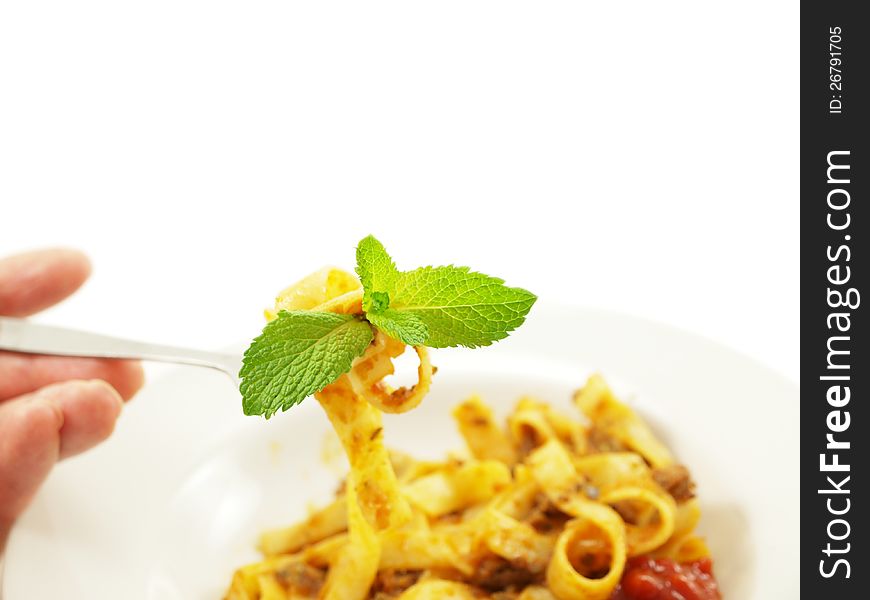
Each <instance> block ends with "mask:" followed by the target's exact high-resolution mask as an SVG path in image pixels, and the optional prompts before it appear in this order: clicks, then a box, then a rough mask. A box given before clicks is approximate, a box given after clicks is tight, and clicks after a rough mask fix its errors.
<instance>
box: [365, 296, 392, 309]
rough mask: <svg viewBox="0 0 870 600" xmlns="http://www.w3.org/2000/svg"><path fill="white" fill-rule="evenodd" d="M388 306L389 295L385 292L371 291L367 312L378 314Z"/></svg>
mask: <svg viewBox="0 0 870 600" xmlns="http://www.w3.org/2000/svg"><path fill="white" fill-rule="evenodd" d="M389 307H390V295H389V294H388V293H386V292H372V294H371V302H369V309H368V313H369V314H380V313H382V312H384V311H385V310H387V309H388V308H389Z"/></svg>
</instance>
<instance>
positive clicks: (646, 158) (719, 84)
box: [0, 0, 800, 379]
mask: <svg viewBox="0 0 870 600" xmlns="http://www.w3.org/2000/svg"><path fill="white" fill-rule="evenodd" d="M798 83H799V81H798V5H797V3H787V2H779V1H778V2H755V1H752V2H748V1H747V2H731V3H728V4H726V5H722V4H713V3H698V2H694V1H692V2H665V3H661V2H655V3H651V2H638V3H626V2H611V3H608V2H588V3H575V2H572V3H569V4H551V3H540V2H534V3H532V2H529V3H512V2H497V3H480V2H468V1H467V0H466V1H462V2H437V3H425V4H423V3H411V2H399V3H375V4H372V3H355V4H350V5H338V4H334V3H327V2H318V3H305V4H304V5H303V4H301V3H300V4H296V3H292V2H289V1H287V0H281V1H279V2H271V3H269V2H236V3H229V2H216V1H209V2H201V3H194V2H181V1H179V0H171V1H167V2H163V1H159V2H158V1H152V2H147V3H146V2H142V3H125V2H116V1H111V2H87V1H78V2H64V3H56V4H51V3H44V2H37V1H27V2H14V1H13V2H5V3H3V4H2V5H0V254H7V253H12V252H15V251H18V250H22V249H27V248H34V247H39V246H46V245H71V246H77V247H79V248H82V249H84V250H86V251H87V252H88V253H89V254H90V255H91V256H92V258H93V261H94V264H95V271H94V275H93V279H92V281H91V282H90V283H89V284H88V285H87V286H86V287H85V288H84V289H83V290H82V291H81V293H80V294H79V295H78V296H77V297H76V298H74V299H73V300H71V301H69V302H67V303H66V304H64V305H63V306H61V307H60V308H58V309H55V310H53V311H51V312H49V313H47V314H46V315H45V316H44V318H43V320H44V321H46V322H52V323H59V324H64V325H69V326H75V327H79V328H85V329H92V330H97V331H102V332H107V333H114V334H117V335H123V336H129V337H135V338H143V339H148V340H153V341H161V342H167V343H176V344H185V345H191V346H200V347H205V348H210V347H218V346H224V345H227V344H230V343H233V342H238V341H239V340H242V339H246V338H250V337H252V336H253V335H255V334H256V333H257V332H258V330H259V328H260V326H261V323H262V322H261V309H262V308H263V307H265V306H267V305H269V304H270V303H271V299H272V297H273V296H274V294H275V293H276V292H277V291H278V290H279V289H281V288H282V287H284V286H285V285H287V284H289V283H291V282H293V281H294V280H295V279H297V278H299V277H300V276H302V275H304V274H306V273H307V272H308V271H311V270H314V269H315V268H317V267H319V266H321V265H322V264H325V263H331V264H337V265H340V266H344V267H347V268H350V267H352V264H353V263H352V260H353V250H354V246H355V243H356V242H357V240H358V239H360V238H361V237H363V236H364V235H365V234H367V233H375V234H376V235H377V236H378V237H379V238H380V239H381V240H382V241H383V242H384V243H385V244H386V245H387V248H388V249H389V250H390V251H391V252H392V253H393V254H394V256H395V257H396V258H397V261H398V264H399V267H400V268H402V267H406V268H410V267H415V266H418V265H421V264H427V263H434V264H442V263H459V264H468V265H470V266H472V267H474V268H476V269H478V270H481V271H484V272H486V273H491V274H496V275H500V276H503V277H505V278H506V279H507V280H508V283H509V284H513V285H518V286H522V287H526V288H528V289H530V290H532V291H534V292H536V293H538V295H539V296H542V297H545V298H547V299H550V300H555V301H561V302H567V303H576V304H580V305H586V306H596V307H605V308H610V309H614V310H617V311H625V312H630V313H634V314H638V315H642V316H646V317H650V318H652V319H656V320H660V321H666V322H670V323H673V324H675V325H677V326H680V327H683V328H686V329H690V330H694V331H697V332H699V333H701V334H704V335H706V336H708V337H710V338H713V339H716V340H719V341H721V342H724V343H725V344H728V345H730V346H733V347H735V348H737V349H738V350H740V351H742V352H744V353H747V354H749V355H751V356H754V357H757V358H759V359H760V360H761V361H763V362H764V363H766V364H768V365H770V366H772V367H773V368H775V369H777V370H779V371H780V372H782V373H784V374H785V375H787V376H789V377H791V378H793V379H796V378H797V374H798V367H799V349H798V339H799V329H798V315H799V306H800V301H799V295H798V293H799V292H798V287H799V262H798V250H799V233H798V228H799V214H798V187H797V182H798V150H799V146H798V133H799V131H798V108H799V106H798ZM631 351H632V349H630V348H627V349H626V352H631ZM651 358H653V357H651Z"/></svg>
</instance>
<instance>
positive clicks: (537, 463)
mask: <svg viewBox="0 0 870 600" xmlns="http://www.w3.org/2000/svg"><path fill="white" fill-rule="evenodd" d="M363 293H364V292H363V288H362V285H361V284H360V282H359V280H358V279H357V278H356V277H355V276H354V275H352V274H351V273H348V272H345V271H341V270H339V269H324V270H322V271H318V272H317V273H314V274H313V275H311V276H309V277H307V278H306V279H304V280H302V281H300V282H299V283H297V284H296V285H294V286H291V287H290V288H288V289H286V290H284V292H282V293H281V294H280V295H279V297H278V298H277V301H276V305H275V308H274V310H270V311H267V318H269V319H274V318H275V317H276V315H277V314H278V312H279V311H281V310H298V309H301V310H314V311H325V312H333V313H337V314H356V313H358V312H359V311H360V307H361V303H362V302H363ZM406 350H407V348H406V344H404V343H402V342H400V341H398V340H397V339H394V338H393V337H390V336H389V335H387V334H386V333H384V332H383V331H376V332H375V333H374V336H373V340H372V342H371V344H370V345H369V346H368V348H367V349H366V350H365V352H364V353H363V354H362V356H360V357H359V358H357V359H356V360H355V361H354V362H353V364H352V366H351V368H350V371H349V372H347V373H345V374H344V375H342V376H340V377H339V378H338V379H337V380H335V381H334V382H333V383H331V384H329V385H327V386H326V387H324V388H323V389H322V390H321V391H319V392H317V393H316V394H315V398H316V399H317V401H318V402H319V403H320V405H321V406H322V407H323V409H324V411H325V412H326V414H327V416H328V417H329V420H330V422H331V424H332V426H333V428H334V429H335V431H336V432H337V434H338V437H339V439H340V440H341V443H342V446H343V448H344V451H345V452H346V454H347V457H348V459H349V463H350V472H349V474H348V477H347V479H346V481H345V482H344V484H343V486H342V487H341V489H340V490H339V492H338V493H337V495H336V498H335V499H334V500H333V501H332V502H331V503H329V504H327V505H326V506H324V507H322V508H320V509H319V510H317V511H315V512H313V513H312V514H311V515H310V516H309V517H308V518H306V519H305V520H303V521H302V522H300V523H297V524H295V525H292V526H289V527H286V528H281V529H275V530H271V531H266V532H265V533H263V534H262V536H261V538H260V550H261V552H262V553H263V559H262V560H261V561H259V562H256V563H254V564H251V565H248V566H244V567H242V568H240V569H238V570H237V571H236V572H235V574H234V575H233V578H232V582H231V584H230V586H229V589H228V591H227V592H226V595H225V600H288V599H297V598H299V599H312V600H313V599H325V600H366V599H373V600H389V599H397V600H438V599H445V600H446V599H472V598H474V599H479V598H493V599H495V600H554V599H555V600H607V599H610V598H614V599H630V598H635V597H639V596H635V595H633V594H637V593H638V592H637V591H636V590H637V589H639V588H637V586H638V585H641V583H642V582H641V583H637V581H641V579H643V578H642V577H641V575H642V574H644V573H646V572H647V571H649V572H653V571H654V572H656V573H659V574H661V573H664V571H662V570H661V569H665V568H667V569H672V571H673V572H674V573H676V574H677V575H674V577H673V578H672V579H671V580H669V581H672V582H678V580H679V581H681V582H682V583H679V585H684V588H685V590H688V591H687V592H685V593H684V595H683V596H679V597H683V598H686V599H687V600H693V599H694V600H715V599H717V598H719V597H720V595H719V592H718V588H717V586H716V583H715V579H713V577H712V574H711V572H710V557H709V551H708V549H707V546H706V545H705V543H704V541H703V539H702V538H701V537H699V536H698V534H697V533H696V531H695V528H696V525H697V523H698V520H699V518H700V509H699V506H698V503H697V500H696V499H695V497H694V484H693V483H692V481H691V478H690V476H689V472H688V470H687V469H686V468H685V467H683V466H681V465H680V464H678V463H677V462H676V461H675V459H674V457H673V456H672V454H671V452H670V451H669V450H668V448H667V447H666V446H665V445H664V444H662V442H661V441H660V440H658V439H657V438H656V436H655V435H654V434H653V432H652V431H651V429H650V428H649V427H648V426H647V424H646V423H645V422H644V421H643V419H642V418H641V417H640V416H639V415H638V414H636V413H635V412H634V411H633V410H632V409H631V408H630V407H628V406H627V405H626V404H624V403H623V402H621V401H620V400H618V399H617V398H616V397H615V396H614V394H613V392H612V391H611V389H610V388H609V387H608V385H607V383H606V382H605V381H604V379H603V378H602V377H601V376H600V375H593V376H592V377H590V378H589V379H588V381H587V382H586V383H585V385H584V386H583V387H582V388H581V389H580V390H579V391H577V393H576V394H575V396H574V398H573V400H574V405H575V407H576V409H577V411H576V414H575V415H569V414H563V413H562V412H559V411H557V410H556V409H554V408H553V407H551V406H550V405H549V404H547V403H545V402H543V401H541V400H538V399H535V398H531V397H524V398H521V399H519V401H518V402H517V404H516V406H515V408H514V410H513V411H512V412H511V413H510V414H509V415H508V416H507V419H506V421H505V422H504V423H500V422H498V421H497V420H496V418H495V416H494V414H493V412H492V410H491V409H490V408H489V407H488V406H487V405H486V404H485V403H484V402H483V400H481V399H480V398H478V397H476V396H471V397H469V398H467V399H465V400H464V401H462V402H460V403H459V404H458V405H457V406H456V407H455V408H454V409H453V416H454V418H455V421H456V424H457V427H458V429H459V432H460V433H461V435H462V436H463V438H464V439H465V441H466V445H467V449H468V458H462V459H459V458H455V457H454V458H449V459H447V460H444V461H443V462H430V461H417V460H415V459H413V458H411V457H409V456H406V455H404V454H401V453H397V452H390V451H389V450H388V449H387V448H386V447H385V446H384V443H383V437H384V436H383V425H382V421H381V415H382V413H383V412H389V413H397V412H404V411H407V410H411V409H413V408H414V407H415V406H417V405H418V404H419V402H420V401H421V400H422V399H423V398H424V396H425V395H426V393H427V392H428V390H429V387H430V385H431V382H432V376H433V373H434V372H435V369H434V367H433V366H432V365H431V363H430V360H429V354H428V351H427V349H426V348H425V347H424V346H422V345H420V346H414V347H413V351H414V352H415V353H416V354H417V357H418V361H419V366H418V369H417V381H416V383H415V385H414V386H412V387H409V388H399V389H393V388H391V387H390V386H389V385H387V384H386V382H385V381H384V378H385V377H387V376H388V375H390V374H392V373H393V372H394V366H393V360H394V359H395V358H397V357H398V356H400V355H401V354H402V353H403V352H404V351H406ZM659 567H661V569H659ZM657 569H658V570H657ZM667 573H668V574H670V573H671V571H667ZM635 580H637V581H635ZM644 581H646V580H644ZM668 585H671V584H670V583H669V584H668ZM673 585H674V586H677V585H678V583H673ZM662 589H664V588H662ZM668 589H670V588H668ZM673 589H677V588H676V587H674V588H673ZM680 589H683V588H680ZM691 593H694V594H696V595H694V596H692V595H690V594H691ZM644 597H649V598H658V597H661V598H670V597H671V596H644ZM673 597H674V598H676V597H677V596H673Z"/></svg>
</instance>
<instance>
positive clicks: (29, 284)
mask: <svg viewBox="0 0 870 600" xmlns="http://www.w3.org/2000/svg"><path fill="white" fill-rule="evenodd" d="M90 273H91V263H90V261H88V258H87V257H86V256H85V255H84V254H82V253H81V252H78V251H76V250H65V249H55V250H37V251H35V252H27V253H25V254H19V255H17V256H12V257H9V258H5V259H2V260H0V315H7V316H10V317H25V316H27V315H32V314H33V313H36V312H39V311H40V310H43V309H44V308H48V307H49V306H51V305H53V304H57V303H58V302H60V301H61V300H63V299H64V298H66V297H67V296H69V295H70V294H72V293H73V292H74V291H76V290H77V289H79V287H81V285H82V284H83V283H84V282H85V280H86V279H87V278H88V275H90Z"/></svg>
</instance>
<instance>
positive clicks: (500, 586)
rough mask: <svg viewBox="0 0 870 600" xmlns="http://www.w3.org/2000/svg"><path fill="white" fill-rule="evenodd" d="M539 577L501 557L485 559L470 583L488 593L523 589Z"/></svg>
mask: <svg viewBox="0 0 870 600" xmlns="http://www.w3.org/2000/svg"><path fill="white" fill-rule="evenodd" d="M536 578H537V576H536V575H535V574H534V573H531V572H530V571H529V570H528V569H525V568H523V567H521V566H518V565H513V564H511V563H510V562H508V561H507V560H505V559H503V558H502V557H500V556H487V557H485V558H483V559H482V560H481V561H480V562H479V563H478V564H477V568H475V570H474V573H473V574H472V575H471V577H470V578H469V581H470V583H472V584H473V585H476V586H478V587H480V588H483V589H484V590H486V591H488V592H500V591H510V590H512V589H513V588H519V589H522V588H524V587H526V586H527V585H529V584H531V583H534V581H535V580H536Z"/></svg>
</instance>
